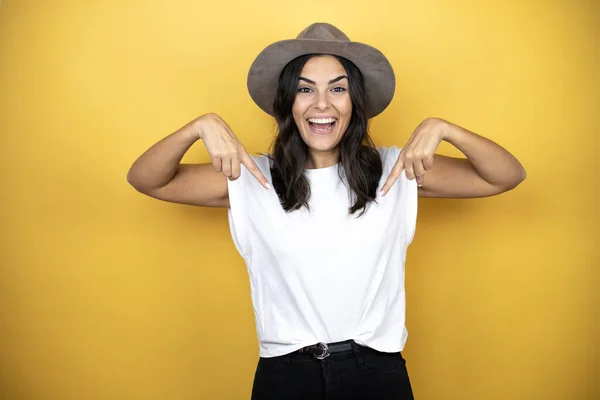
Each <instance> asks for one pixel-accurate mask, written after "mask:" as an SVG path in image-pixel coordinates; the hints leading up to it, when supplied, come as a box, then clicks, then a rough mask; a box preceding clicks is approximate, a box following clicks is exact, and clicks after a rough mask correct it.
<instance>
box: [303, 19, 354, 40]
mask: <svg viewBox="0 0 600 400" xmlns="http://www.w3.org/2000/svg"><path fill="white" fill-rule="evenodd" d="M297 39H315V40H328V41H330V40H331V41H340V42H349V41H350V38H349V37H348V36H346V34H345V33H344V32H342V31H341V30H339V29H338V28H336V27H335V26H333V25H331V24H327V23H324V22H317V23H315V24H312V25H310V26H308V27H307V28H306V29H304V30H303V31H302V32H300V34H299V35H298V37H297Z"/></svg>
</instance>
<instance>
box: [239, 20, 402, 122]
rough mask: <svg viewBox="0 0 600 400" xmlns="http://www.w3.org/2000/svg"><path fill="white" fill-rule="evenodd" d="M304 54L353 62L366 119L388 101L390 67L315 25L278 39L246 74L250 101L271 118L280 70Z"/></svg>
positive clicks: (381, 57)
mask: <svg viewBox="0 0 600 400" xmlns="http://www.w3.org/2000/svg"><path fill="white" fill-rule="evenodd" d="M305 54H332V55H337V56H341V57H344V58H346V59H348V60H350V61H352V62H353V63H354V65H356V66H357V67H358V69H359V70H360V72H361V73H362V75H363V77H364V80H365V89H366V92H367V118H373V117H374V116H376V115H378V114H380V113H381V112H382V111H383V110H385V109H386V107H387V106H388V105H389V104H390V102H391V101H392V98H393V97H394V90H395V87H396V79H395V77H394V71H393V69H392V65H391V64H390V62H389V61H388V60H387V58H386V57H385V56H384V55H383V53H381V52H380V51H379V50H377V49H376V48H374V47H372V46H369V45H366V44H363V43H358V42H352V41H350V39H349V38H348V36H346V35H345V34H344V32H342V31H341V30H339V29H338V28H336V27H335V26H333V25H331V24H326V23H315V24H312V25H310V26H309V27H307V28H306V29H304V30H303V31H302V32H300V34H299V35H298V37H297V38H296V39H289V40H282V41H279V42H275V43H273V44H271V45H269V46H267V47H266V48H265V49H264V50H263V51H262V52H261V53H260V54H259V55H258V57H256V59H255V60H254V62H253V63H252V66H251V67H250V71H249V72H248V91H249V92H250V97H252V100H254V102H255V103H256V104H257V105H258V106H259V107H260V108H261V109H262V110H263V111H265V112H266V113H267V114H269V115H273V102H274V100H275V95H276V92H277V86H278V84H279V76H280V75H281V71H282V70H283V68H284V67H285V66H286V65H287V64H288V63H289V62H290V61H292V60H293V59H295V58H296V57H299V56H301V55H305Z"/></svg>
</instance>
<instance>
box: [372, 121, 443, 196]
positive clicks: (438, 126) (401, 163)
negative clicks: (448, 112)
mask: <svg viewBox="0 0 600 400" xmlns="http://www.w3.org/2000/svg"><path fill="white" fill-rule="evenodd" d="M447 127H448V122H446V121H444V120H442V119H439V118H427V119H426V120H424V121H423V122H421V123H420V124H419V126H417V129H415V131H414V132H413V134H412V136H411V137H410V139H409V140H408V142H407V143H406V145H405V146H404V147H403V148H402V151H401V152H400V156H398V160H397V161H396V164H395V165H394V167H393V168H392V171H391V172H390V175H389V176H388V178H387V180H386V181H385V184H384V185H383V188H382V189H381V195H382V196H385V195H386V194H387V192H388V191H389V190H390V188H391V187H392V186H393V185H394V183H395V182H396V180H397V179H398V177H400V174H402V171H406V172H405V174H406V178H408V179H409V180H412V179H415V178H416V179H417V186H418V187H421V186H423V183H424V181H425V172H426V171H428V170H430V169H431V167H433V155H434V153H435V150H436V149H437V147H438V146H439V144H440V143H441V141H442V140H444V138H445V137H446V131H447Z"/></svg>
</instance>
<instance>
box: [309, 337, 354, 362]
mask: <svg viewBox="0 0 600 400" xmlns="http://www.w3.org/2000/svg"><path fill="white" fill-rule="evenodd" d="M352 343H353V341H352V340H347V341H345V342H336V343H323V342H319V343H317V344H313V345H311V346H306V347H303V348H301V349H300V350H298V353H309V354H312V355H313V356H315V358H317V359H319V360H323V359H325V358H327V357H329V355H330V354H332V353H339V352H341V351H349V350H353V347H352Z"/></svg>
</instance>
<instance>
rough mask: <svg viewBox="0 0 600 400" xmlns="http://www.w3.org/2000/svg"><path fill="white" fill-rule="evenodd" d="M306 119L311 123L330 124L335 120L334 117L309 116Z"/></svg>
mask: <svg viewBox="0 0 600 400" xmlns="http://www.w3.org/2000/svg"><path fill="white" fill-rule="evenodd" d="M308 121H309V122H312V123H313V124H331V123H334V122H335V118H309V119H308Z"/></svg>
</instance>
